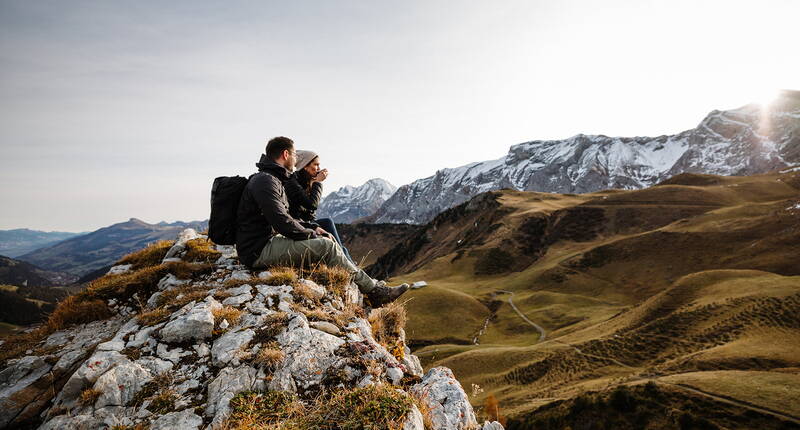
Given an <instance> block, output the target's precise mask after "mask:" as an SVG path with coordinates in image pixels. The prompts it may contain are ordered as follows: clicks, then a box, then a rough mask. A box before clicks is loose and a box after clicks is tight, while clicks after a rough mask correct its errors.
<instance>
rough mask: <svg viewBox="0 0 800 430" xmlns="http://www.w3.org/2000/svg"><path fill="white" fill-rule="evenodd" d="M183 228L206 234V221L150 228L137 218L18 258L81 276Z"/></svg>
mask: <svg viewBox="0 0 800 430" xmlns="http://www.w3.org/2000/svg"><path fill="white" fill-rule="evenodd" d="M185 228H194V229H196V230H205V229H206V228H208V221H200V222H196V221H192V222H183V221H176V222H173V223H168V224H165V223H163V222H162V223H159V224H149V223H147V222H145V221H142V220H140V219H138V218H130V219H128V220H127V221H123V222H119V223H115V224H112V225H109V226H106V227H102V228H99V229H97V230H95V231H93V232H91V233H87V234H84V235H81V236H77V237H74V238H71V239H67V240H65V241H62V242H59V243H57V244H55V245H53V246H49V247H46V248H41V249H37V250H35V251H33V252H30V253H28V254H25V255H21V256H20V257H19V259H20V260H23V261H27V262H29V263H32V264H34V265H37V266H39V267H42V268H46V269H47V270H54V271H59V272H67V273H70V274H73V275H77V276H83V275H86V274H88V273H90V272H93V271H95V270H98V269H101V268H103V267H106V266H108V265H110V264H111V263H113V262H115V261H117V260H118V259H119V258H120V257H122V256H123V255H125V254H128V253H130V252H132V251H134V250H136V249H140V248H142V247H144V246H146V245H147V244H150V243H153V242H156V241H159V240H169V239H172V238H174V237H175V235H177V234H178V233H179V232H180V231H181V230H183V229H185Z"/></svg>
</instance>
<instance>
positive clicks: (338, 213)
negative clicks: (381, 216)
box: [317, 178, 397, 224]
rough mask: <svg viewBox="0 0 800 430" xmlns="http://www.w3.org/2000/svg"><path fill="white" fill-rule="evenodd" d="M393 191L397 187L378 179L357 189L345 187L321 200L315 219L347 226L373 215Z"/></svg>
mask: <svg viewBox="0 0 800 430" xmlns="http://www.w3.org/2000/svg"><path fill="white" fill-rule="evenodd" d="M395 191H397V187H395V186H394V185H392V184H390V183H389V182H388V181H386V180H384V179H380V178H375V179H370V180H369V181H367V182H366V183H364V184H363V185H361V186H358V187H353V186H351V185H347V186H344V187H342V188H339V190H338V191H334V192H332V193H330V194H328V195H327V196H325V198H324V199H322V202H321V203H320V205H319V210H317V217H319V218H332V219H333V220H334V221H336V222H337V223H345V224H347V223H350V222H353V221H355V220H356V219H358V218H362V217H365V216H367V215H371V214H373V213H375V211H376V210H378V208H380V207H381V205H382V204H383V202H385V201H386V199H388V198H389V197H391V196H392V194H394V192H395Z"/></svg>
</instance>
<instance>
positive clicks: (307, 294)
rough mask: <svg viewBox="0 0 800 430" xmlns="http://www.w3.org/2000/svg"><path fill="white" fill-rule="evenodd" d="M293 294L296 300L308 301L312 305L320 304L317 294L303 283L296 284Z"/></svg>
mask: <svg viewBox="0 0 800 430" xmlns="http://www.w3.org/2000/svg"><path fill="white" fill-rule="evenodd" d="M292 293H293V296H294V297H295V299H299V300H308V301H309V302H312V303H317V304H318V303H319V300H318V299H317V296H316V294H315V293H314V291H313V290H312V289H311V287H309V286H308V285H306V284H304V283H302V282H296V283H295V285H294V287H293V288H292Z"/></svg>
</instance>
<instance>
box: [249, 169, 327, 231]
mask: <svg viewBox="0 0 800 430" xmlns="http://www.w3.org/2000/svg"><path fill="white" fill-rule="evenodd" d="M250 186H251V189H250V191H251V193H252V195H253V198H254V199H255V201H256V204H258V207H259V209H261V214H262V215H264V218H266V219H267V222H268V223H269V225H271V226H272V228H274V229H275V231H277V232H278V233H280V234H282V235H284V236H286V237H287V238H289V239H292V240H306V239H314V238H316V237H319V235H317V233H316V232H315V231H314V230H313V229H310V228H306V227H303V226H302V225H300V223H299V222H297V220H295V219H294V218H292V217H291V215H289V212H287V211H286V206H284V204H283V200H281V197H280V196H281V191H282V189H283V184H281V181H280V180H278V179H277V178H275V177H274V176H272V175H270V174H263V175H256V176H254V177H253V180H252V181H251V183H250Z"/></svg>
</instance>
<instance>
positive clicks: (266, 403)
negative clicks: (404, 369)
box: [222, 385, 414, 430]
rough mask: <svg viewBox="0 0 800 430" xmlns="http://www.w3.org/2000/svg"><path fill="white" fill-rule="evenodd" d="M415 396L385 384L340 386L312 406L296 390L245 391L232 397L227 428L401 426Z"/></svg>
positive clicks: (388, 429)
mask: <svg viewBox="0 0 800 430" xmlns="http://www.w3.org/2000/svg"><path fill="white" fill-rule="evenodd" d="M413 404H414V401H413V399H412V398H411V397H410V396H409V395H407V394H405V393H401V392H398V391H396V390H394V389H393V388H392V387H389V386H386V385H371V386H367V387H363V388H355V389H350V390H340V391H338V392H337V393H336V394H334V395H332V396H320V397H318V398H316V399H314V401H313V403H312V404H311V405H309V406H304V405H303V404H302V403H300V402H299V400H298V399H297V397H296V396H295V395H294V394H290V393H286V392H278V391H269V392H265V393H258V392H252V391H251V392H244V393H240V394H238V395H236V397H234V398H233V399H232V400H231V410H232V412H231V415H230V418H229V420H228V421H227V422H226V423H225V425H223V427H222V428H223V429H227V430H267V429H270V430H277V429H284V430H288V429H316V430H338V429H386V430H400V429H402V427H403V424H404V421H405V419H406V416H407V415H408V413H409V412H410V411H411V409H412V407H413Z"/></svg>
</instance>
